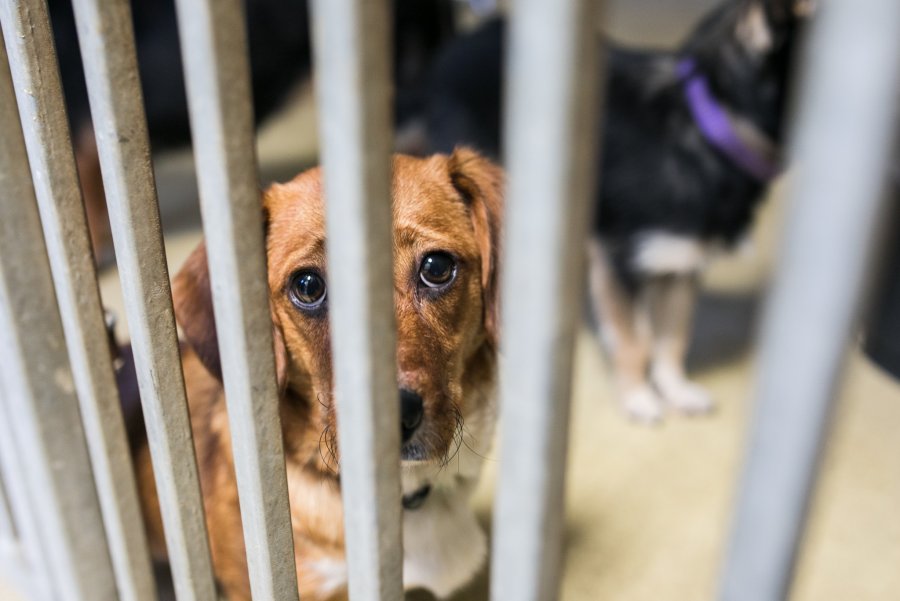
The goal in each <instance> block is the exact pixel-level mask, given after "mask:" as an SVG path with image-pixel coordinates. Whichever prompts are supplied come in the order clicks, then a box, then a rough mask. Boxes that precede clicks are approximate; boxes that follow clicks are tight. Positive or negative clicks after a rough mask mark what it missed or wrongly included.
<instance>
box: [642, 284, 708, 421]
mask: <svg viewBox="0 0 900 601" xmlns="http://www.w3.org/2000/svg"><path fill="white" fill-rule="evenodd" d="M697 287H698V283H697V279H696V275H695V274H693V273H689V274H675V275H665V276H657V277H654V278H653V279H652V280H651V281H650V282H648V283H647V287H646V294H647V302H648V306H649V310H650V321H651V330H652V335H653V357H652V362H651V368H650V376H651V378H652V380H653V383H654V384H655V385H656V388H657V390H658V391H659V393H660V394H661V395H662V397H663V398H664V399H665V401H666V402H667V403H668V404H669V405H671V406H672V407H673V408H674V409H676V410H678V411H681V412H684V413H706V412H708V411H710V410H711V409H712V408H713V401H712V398H711V397H710V395H709V393H708V392H706V390H705V389H704V388H703V387H701V386H699V385H697V384H695V383H693V382H691V381H690V380H688V378H687V375H686V374H685V367H684V364H685V356H686V354H687V349H688V343H689V342H690V334H691V323H692V320H693V315H694V306H695V304H696V300H697Z"/></svg>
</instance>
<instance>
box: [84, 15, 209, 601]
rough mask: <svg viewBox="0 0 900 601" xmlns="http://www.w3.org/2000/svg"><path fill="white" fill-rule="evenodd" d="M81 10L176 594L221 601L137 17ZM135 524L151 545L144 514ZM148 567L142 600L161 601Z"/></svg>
mask: <svg viewBox="0 0 900 601" xmlns="http://www.w3.org/2000/svg"><path fill="white" fill-rule="evenodd" d="M74 9H75V17H76V22H77V26H78V34H79V35H78V38H79V44H80V47H81V52H82V56H83V57H84V61H83V62H84V69H85V76H86V79H87V84H88V96H89V100H90V104H91V112H92V115H93V123H94V132H95V135H96V139H97V146H98V151H99V154H100V163H101V168H102V171H103V182H104V188H105V190H106V196H107V204H108V207H109V215H110V221H111V224H112V226H113V241H114V244H115V248H116V256H117V259H118V266H119V274H120V277H121V281H122V293H123V296H124V298H125V305H126V311H127V313H128V322H129V325H130V326H131V335H132V348H133V349H134V355H135V361H136V364H137V367H138V384H139V388H140V393H141V401H142V405H143V409H144V417H145V424H146V427H147V434H148V441H149V445H150V451H151V455H152V458H153V467H154V474H155V478H156V484H157V492H158V495H159V500H160V507H161V510H162V517H163V523H164V526H165V534H166V543H167V547H168V551H169V559H170V562H171V565H172V573H173V579H174V582H175V590H176V592H177V594H178V598H179V599H202V600H209V599H214V598H215V596H216V592H215V583H214V580H213V575H212V566H211V561H210V554H209V544H208V540H207V535H206V524H205V521H204V517H203V516H204V514H203V501H202V498H201V495H200V486H199V478H198V473H197V465H196V458H195V456H194V447H193V444H192V441H191V426H190V419H189V415H188V411H187V402H186V397H185V390H184V379H183V375H182V370H181V359H180V355H179V352H178V342H177V334H176V330H175V320H174V316H173V310H172V299H171V290H170V288H169V275H168V269H167V265H166V258H165V252H164V247H163V240H162V231H161V227H160V218H159V208H158V203H157V197H156V186H155V181H154V178H153V170H152V165H151V162H150V148H149V139H148V135H147V124H146V116H145V114H144V107H143V99H142V94H141V90H140V81H139V79H138V71H137V57H136V52H135V47H134V33H133V31H132V18H131V11H130V8H129V5H128V2H127V1H126V0H78V1H76V2H75V3H74ZM160 374H165V376H164V377H160ZM124 454H125V456H126V457H127V456H128V452H127V447H126V448H125V450H124ZM130 492H131V491H129V493H130ZM129 509H130V508H129ZM130 519H131V522H130V525H131V526H132V527H137V528H139V529H140V530H141V538H143V529H142V528H141V519H140V514H139V513H135V514H133V516H132V517H131V518H130ZM142 542H143V541H142ZM135 544H137V543H136V542H135ZM144 544H145V543H144ZM143 564H144V560H143V558H142V559H141V565H140V573H139V575H140V580H139V582H136V585H139V586H135V588H134V589H133V591H131V593H130V594H132V595H134V596H135V597H134V598H135V599H150V598H154V597H155V591H154V586H153V582H152V574H150V573H149V572H148V573H147V574H145V573H144V565H143ZM147 577H149V578H150V580H149V581H148V579H147Z"/></svg>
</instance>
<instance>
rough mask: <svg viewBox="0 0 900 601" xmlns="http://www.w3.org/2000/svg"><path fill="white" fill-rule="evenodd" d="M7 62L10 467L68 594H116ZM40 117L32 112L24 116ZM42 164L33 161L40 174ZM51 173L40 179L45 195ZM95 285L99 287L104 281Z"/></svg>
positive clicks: (0, 149) (12, 23)
mask: <svg viewBox="0 0 900 601" xmlns="http://www.w3.org/2000/svg"><path fill="white" fill-rule="evenodd" d="M13 8H14V7H13V6H12V5H10V4H4V5H3V6H2V13H0V17H2V20H3V31H4V35H3V36H2V37H3V38H4V40H8V41H10V43H9V44H8V45H7V46H5V48H6V49H8V50H9V51H10V56H11V57H12V61H9V62H10V63H12V65H13V66H14V67H15V68H16V69H17V70H19V71H20V73H19V78H18V79H19V80H20V81H18V82H17V83H18V86H17V87H18V88H20V89H22V94H23V95H25V96H29V92H30V93H31V94H37V92H35V91H33V90H29V89H28V88H26V82H27V77H26V78H25V79H26V82H23V81H21V79H22V73H21V71H23V70H27V65H29V64H33V63H29V62H28V61H27V59H23V58H22V57H21V55H22V54H23V53H25V52H27V46H28V45H29V43H30V41H31V40H33V38H32V37H31V36H30V35H26V34H25V33H24V32H23V28H22V27H21V25H22V24H21V23H19V22H18V21H17V20H16V16H17V15H16V13H15V12H14V11H13ZM43 25H44V28H45V31H48V30H46V25H47V24H46V22H44V23H43ZM17 26H18V27H17ZM40 26H41V24H40V23H38V24H36V27H37V28H38V29H40ZM29 33H30V31H29ZM44 50H46V47H45V48H44ZM7 62H8V61H7V57H6V50H0V131H2V132H3V137H2V139H0V214H2V215H3V219H0V381H2V386H3V390H2V402H3V406H2V413H3V421H4V427H3V430H5V431H6V432H5V433H6V435H7V436H8V437H10V438H8V439H7V440H5V441H4V443H3V455H4V472H5V473H8V472H7V468H8V467H9V465H10V460H12V461H15V462H16V463H17V464H18V465H17V468H18V469H19V472H18V476H19V478H17V484H18V485H20V486H21V487H22V488H23V489H26V490H27V491H28V492H27V502H28V504H29V506H30V507H29V509H28V512H29V515H31V516H32V517H33V518H34V521H33V524H34V525H36V526H37V528H36V530H37V536H38V537H39V539H40V548H41V549H42V550H43V555H44V556H43V557H42V558H41V559H42V560H43V561H44V562H46V563H47V565H48V570H47V572H48V574H49V575H50V576H51V578H52V579H53V580H54V589H55V592H56V593H57V595H58V598H59V599H64V600H72V601H114V600H115V599H117V594H116V583H115V578H114V575H113V566H112V562H111V559H110V555H109V550H108V548H107V544H106V533H105V531H104V528H103V520H102V517H101V511H100V502H99V499H98V498H97V492H96V490H95V488H94V477H93V474H92V473H91V465H90V460H89V458H88V451H87V446H86V442H85V436H84V430H83V429H82V424H81V416H80V415H79V410H78V397H77V395H76V383H75V381H74V379H73V374H72V370H71V368H70V366H69V353H68V352H67V350H66V344H65V336H64V334H63V324H62V322H61V320H60V315H59V312H58V308H57V304H56V294H55V292H54V289H53V279H52V276H51V272H50V265H49V263H48V261H47V248H46V246H45V245H44V234H43V233H42V231H41V220H40V217H39V216H38V209H37V206H36V200H35V190H34V187H33V186H32V181H31V178H30V177H29V161H28V159H27V158H26V145H25V143H24V142H23V135H22V128H21V126H20V116H19V114H18V111H17V110H16V101H15V98H14V93H13V81H12V79H11V78H10V73H9V71H7V68H6V65H7ZM17 63H18V64H17ZM26 90H27V91H26ZM29 98H33V97H31V96H29ZM29 98H20V102H21V103H22V104H23V105H24V104H26V103H27V102H28V101H29ZM36 101H37V99H36V98H34V99H33V104H32V105H31V106H29V107H28V108H29V109H32V107H34V106H35V105H37V104H38V102H36ZM32 110H33V109H32ZM32 116H33V115H32V113H31V111H30V110H29V111H27V112H25V113H24V115H23V117H25V119H23V120H28V119H31V118H32ZM32 133H33V132H32ZM35 142H36V141H35V140H34V139H32V141H31V144H32V145H33V144H35ZM69 152H70V154H71V150H69ZM41 164H42V163H41V161H40V160H37V161H35V163H33V165H34V166H35V172H37V168H38V166H40V165H41ZM50 179H52V178H49V177H46V178H42V181H41V182H40V183H41V188H42V189H41V193H42V194H44V195H45V196H46V195H48V190H47V188H49V187H51V185H50V182H49V181H48V180H50ZM45 200H48V199H47V198H45ZM58 258H59V257H58ZM89 260H90V258H89ZM90 267H91V269H92V266H90ZM93 286H94V290H95V291H96V280H93ZM71 300H73V302H74V299H71ZM106 354H107V356H108V354H109V350H108V348H107V349H106ZM98 363H99V361H98ZM108 364H109V361H107V365H108ZM12 453H14V454H15V456H14V457H7V455H9V454H12ZM23 492H24V491H23Z"/></svg>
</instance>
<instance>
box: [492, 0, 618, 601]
mask: <svg viewBox="0 0 900 601" xmlns="http://www.w3.org/2000/svg"><path fill="white" fill-rule="evenodd" d="M601 4H602V3H601V2H593V1H590V0H564V1H559V2H545V1H542V0H521V1H519V2H516V3H515V5H514V6H513V7H512V8H513V11H512V14H511V18H510V32H509V35H510V38H509V41H508V47H507V56H508V58H507V66H506V68H507V82H508V85H507V89H508V94H507V98H508V100H507V104H506V108H507V119H506V141H505V144H504V146H505V148H506V149H507V151H506V153H507V156H506V165H507V167H508V170H509V180H508V181H509V183H508V189H507V196H506V198H507V202H506V215H507V217H506V220H507V221H506V223H507V230H506V231H507V245H506V250H505V258H504V261H503V266H504V272H505V273H504V276H503V284H502V286H503V288H502V291H503V292H502V294H501V297H502V299H503V300H502V303H503V304H502V311H503V313H502V315H503V321H504V322H505V323H507V324H514V326H513V327H509V328H505V329H504V331H503V341H502V345H503V348H504V350H505V362H504V363H503V364H501V365H502V367H501V374H500V383H501V388H500V390H501V396H500V401H501V403H500V407H501V409H500V416H501V419H500V423H501V428H502V433H501V440H502V446H501V450H500V466H501V467H500V475H499V481H498V491H497V498H496V502H495V506H494V516H495V522H494V537H493V558H494V559H493V562H492V572H491V599H495V600H497V601H499V600H506V599H517V600H520V601H528V600H534V601H537V600H546V601H549V600H551V599H556V598H557V597H558V595H559V578H560V565H561V551H562V534H563V533H562V525H563V498H564V474H565V466H566V448H567V438H568V422H569V399H570V394H571V378H572V352H573V346H574V336H575V327H576V324H577V320H578V319H579V316H580V315H581V311H580V310H579V306H580V303H581V299H582V280H583V276H584V274H583V261H584V253H585V242H586V237H587V224H588V223H589V221H590V219H589V215H590V213H591V205H592V203H593V191H594V170H595V166H596V162H595V145H596V136H597V128H596V115H597V112H598V110H599V104H598V102H599V99H598V95H597V91H598V90H597V87H598V80H597V76H598V69H599V67H600V65H599V64H598V60H597V59H598V55H599V48H598V47H597V41H598V40H597V36H596V33H595V29H594V25H595V23H597V20H598V14H597V11H599V10H600V5H601ZM536 273H537V274H540V277H539V278H535V277H534V274H536ZM546 290H553V291H554V293H553V294H546ZM535 315H540V316H541V318H540V319H537V320H535V319H533V317H534V316H535ZM526 323H527V324H528V327H527V328H523V327H518V326H520V325H521V324H526Z"/></svg>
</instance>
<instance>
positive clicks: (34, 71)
mask: <svg viewBox="0 0 900 601" xmlns="http://www.w3.org/2000/svg"><path fill="white" fill-rule="evenodd" d="M0 2H2V5H0V11H2V12H0V19H2V26H3V30H2V35H3V38H4V42H5V43H4V44H3V45H0V54H3V59H2V60H0V124H2V131H3V133H4V136H3V140H2V141H0V195H2V199H0V203H2V205H0V206H2V214H0V220H2V222H0V278H2V279H0V384H2V387H0V401H2V402H0V566H2V567H0V574H2V575H3V576H4V577H8V578H10V579H11V580H12V581H13V582H15V583H16V585H17V587H18V589H19V590H20V591H22V592H23V594H25V595H26V596H27V598H29V599H41V600H44V599H66V600H69V599H71V600H73V601H74V600H78V601H89V600H90V601H93V600H106V599H110V600H111V599H123V600H125V599H127V600H131V601H150V600H153V599H156V598H157V591H156V583H155V580H154V576H153V573H152V570H151V564H150V555H149V552H148V548H147V541H146V537H145V534H144V531H143V526H142V521H141V517H140V509H139V507H138V500H137V495H136V492H135V484H134V474H133V470H132V467H131V463H130V460H129V449H128V443H127V440H126V432H125V429H124V426H123V420H122V415H121V409H120V405H119V398H118V396H119V395H118V392H117V388H116V382H115V379H114V370H113V365H112V359H111V358H110V352H109V344H110V343H109V338H108V333H107V325H106V323H105V319H104V311H103V306H102V303H101V300H100V296H99V292H98V286H97V275H96V268H95V265H94V262H93V258H92V254H91V249H90V240H89V237H88V233H87V226H86V223H85V217H84V209H83V205H82V199H81V193H80V187H79V184H78V177H77V173H76V167H75V162H74V159H73V156H72V141H71V135H70V133H69V131H68V126H67V119H66V115H65V107H64V104H63V99H62V92H61V89H60V82H59V78H58V76H57V75H56V73H57V67H56V65H55V61H56V57H55V55H54V50H53V44H52V41H51V32H50V30H49V24H48V20H47V14H46V6H45V3H44V1H43V0H0ZM602 4H603V3H602V2H599V1H590V0H564V1H558V2H540V1H539V0H519V1H518V2H515V3H514V6H513V7H512V9H511V12H510V15H511V16H510V19H511V21H510V39H509V46H508V48H509V60H508V61H507V63H506V65H505V68H506V73H507V79H506V81H507V86H508V89H509V90H510V94H509V96H508V104H507V109H508V110H507V119H508V121H507V123H508V128H507V134H506V138H505V140H506V143H505V147H506V148H507V149H508V150H507V152H506V159H505V164H506V167H507V171H508V184H507V206H508V216H507V223H506V244H505V247H504V249H503V253H504V270H503V275H502V278H503V280H502V284H501V287H502V294H501V300H502V315H503V321H504V327H503V331H502V336H503V338H502V341H503V342H502V344H503V348H504V350H505V352H504V360H503V363H502V364H501V374H500V403H501V422H500V429H501V436H500V440H501V441H502V444H501V446H500V449H499V476H498V480H499V489H498V494H497V500H496V504H495V511H494V517H493V538H492V547H491V564H490V570H491V574H490V590H491V593H490V594H491V598H492V599H495V600H497V601H499V600H507V599H516V600H520V599H521V600H535V601H537V600H550V599H556V598H558V597H559V590H560V578H561V566H562V564H563V561H564V557H563V539H564V535H565V528H564V503H563V499H564V487H565V481H564V474H565V464H566V454H567V444H568V440H569V399H570V397H571V394H572V390H571V387H572V385H571V374H572V371H573V348H574V344H575V338H576V330H577V323H578V320H579V319H580V315H581V310H580V309H581V303H582V297H583V292H584V283H583V282H582V280H583V277H582V274H583V271H584V259H583V254H584V247H585V241H586V238H587V235H588V231H587V229H588V222H589V221H590V219H589V217H588V216H589V212H590V205H589V197H590V195H591V193H592V190H593V188H594V187H595V186H596V180H597V178H602V177H603V173H594V172H593V171H592V169H591V166H592V165H593V164H594V163H593V162H592V161H593V157H594V155H595V153H596V152H597V151H598V149H597V148H595V144H594V140H593V137H592V132H593V130H594V125H595V120H596V118H597V117H596V115H595V114H594V111H593V108H592V107H595V106H596V104H597V102H598V94H597V83H598V82H597V81H596V80H595V75H596V74H597V73H598V72H599V69H600V68H602V67H601V66H600V65H597V64H595V63H597V61H598V56H597V53H596V52H594V51H593V42H592V40H593V37H594V36H593V32H594V26H593V24H594V23H595V22H596V21H597V20H598V19H599V16H600V12H601V10H602V9H603V6H602ZM823 4H824V6H823V7H822V10H821V14H820V15H819V16H818V18H817V19H816V20H815V22H814V27H813V30H812V32H811V34H810V38H809V41H808V47H807V51H806V52H805V55H804V59H803V69H802V76H801V77H800V78H799V79H798V82H799V83H798V86H797V87H798V94H797V97H798V99H797V102H796V115H797V119H796V120H795V123H794V125H793V135H792V138H793V143H792V150H791V154H792V155H793V156H794V157H795V161H794V163H795V165H794V167H793V169H794V175H793V178H792V182H791V187H790V192H789V196H790V202H791V204H790V213H789V216H788V221H787V225H786V229H785V232H784V234H783V240H784V242H783V244H782V249H781V255H780V257H779V261H778V267H777V273H776V276H775V278H774V282H773V285H772V289H771V293H770V294H769V298H768V301H767V308H766V313H765V319H764V321H763V326H762V330H761V336H760V342H761V350H760V360H759V366H758V368H757V376H756V386H755V405H754V418H753V422H752V427H751V429H750V433H749V437H748V447H747V451H746V457H745V463H744V467H743V471H742V474H743V475H742V478H741V481H740V486H739V490H738V493H737V494H736V495H735V498H736V499H737V501H736V506H735V513H734V520H733V524H732V527H731V530H730V543H729V545H728V551H727V554H726V559H725V561H724V563H723V566H722V572H721V576H720V587H719V590H718V593H717V598H719V599H722V600H724V601H742V600H746V601H768V600H772V601H775V600H777V599H785V598H786V597H787V594H788V592H787V591H788V590H789V588H790V586H791V581H792V575H793V571H794V566H795V562H796V553H797V547H798V544H799V543H798V541H799V540H800V539H801V537H802V535H803V530H804V525H805V521H806V514H807V509H808V499H809V495H810V491H811V490H812V487H813V484H814V482H815V478H816V474H817V469H818V461H819V457H820V454H821V451H822V449H823V447H824V446H825V444H826V434H827V431H828V427H827V423H828V415H829V411H830V407H831V405H832V399H833V397H834V395H835V389H836V387H837V385H838V383H839V375H840V373H841V369H842V364H843V362H844V361H845V357H846V351H847V347H848V345H849V344H851V342H852V340H853V336H852V332H853V331H854V330H853V327H854V323H855V319H856V314H857V311H858V309H859V306H860V304H861V302H862V300H863V296H864V294H865V290H866V286H865V284H866V276H867V274H868V267H867V266H869V265H871V264H873V263H874V262H875V261H876V259H877V249H878V247H877V244H876V242H877V239H878V236H877V234H878V232H879V226H880V217H881V216H882V215H883V211H884V207H885V205H886V203H887V202H888V201H887V199H886V197H885V194H884V188H885V183H886V181H887V178H888V176H889V172H890V169H889V167H890V164H891V163H890V161H891V157H892V150H893V147H894V139H895V138H894V135H893V134H894V132H895V131H896V122H897V114H896V106H897V102H896V99H897V90H898V89H900V86H898V84H900V4H898V3H896V2H894V1H893V0H863V1H860V2H855V3H850V2H838V1H834V2H824V3H823ZM74 6H75V11H76V17H77V20H78V27H79V34H80V36H79V37H80V42H81V49H82V54H83V56H84V63H85V68H86V75H87V80H88V89H89V94H90V101H91V111H92V114H93V121H94V126H95V131H96V134H97V139H98V150H99V153H100V161H101V164H102V168H103V178H104V185H105V189H106V194H107V197H108V198H109V204H110V217H111V221H112V229H113V237H114V242H115V251H116V261H117V263H118V267H119V273H120V276H121V279H122V287H123V291H124V295H125V305H126V310H127V315H126V317H127V321H128V324H129V328H130V333H131V338H132V342H133V347H134V353H135V362H136V366H137V370H138V378H139V383H140V391H141V397H142V407H143V411H144V415H145V422H146V426H147V435H148V438H149V443H150V447H151V453H152V456H153V466H154V470H155V478H156V486H157V489H158V491H159V495H160V505H161V509H162V517H163V522H164V528H165V533H166V544H167V551H168V554H169V560H170V565H171V569H172V576H173V580H174V587H175V594H176V597H177V599H179V600H189V599H196V600H211V599H215V598H217V594H218V593H217V590H216V583H215V580H214V576H213V570H212V563H211V559H210V550H209V546H208V543H207V532H206V525H205V522H204V509H203V502H202V499H201V495H200V487H199V481H198V474H197V463H196V459H195V457H194V448H193V445H192V439H191V432H190V422H189V418H188V412H187V402H186V396H185V383H184V379H183V374H182V367H181V359H180V355H179V345H178V338H177V332H176V327H175V321H174V316H173V315H174V314H173V306H172V294H171V289H170V284H169V281H170V280H169V271H168V267H167V263H166V258H165V254H164V248H163V240H162V232H161V226H160V217H159V209H158V204H157V198H156V184H155V181H154V174H153V171H152V168H151V163H150V150H149V141H148V135H147V131H146V126H145V118H144V109H143V105H142V100H141V98H142V97H141V90H140V86H139V83H138V81H137V77H136V69H137V65H136V60H135V56H134V55H135V52H134V40H133V35H132V32H131V16H130V12H129V6H128V2H127V0H75V2H74ZM177 6H178V17H179V26H180V39H181V42H182V44H183V53H184V55H185V59H186V60H185V73H186V81H187V86H188V95H189V105H190V116H191V128H192V135H193V139H194V151H195V153H196V164H197V169H196V171H197V174H198V181H199V186H200V199H201V208H202V213H203V228H204V234H205V239H206V246H207V251H208V257H209V263H210V265H209V268H210V278H211V288H212V292H213V301H214V306H215V317H216V325H217V332H218V345H219V348H220V353H221V362H222V365H221V371H222V375H223V377H224V385H225V388H226V390H227V401H228V417H229V423H230V427H231V432H232V436H233V445H234V456H235V468H236V476H237V483H238V490H239V494H240V507H241V519H242V523H243V535H244V539H245V541H246V547H247V556H248V564H249V565H248V567H249V573H250V582H251V588H252V593H253V597H254V598H255V599H296V598H298V592H297V575H296V572H295V562H294V547H293V542H292V539H291V525H290V520H291V517H290V515H289V507H288V486H287V481H286V477H285V463H284V453H283V449H282V443H281V438H280V432H281V428H280V417H279V414H278V410H277V396H278V394H279V391H278V389H277V382H276V378H275V373H276V360H275V356H274V355H273V352H272V346H273V342H272V324H271V318H270V314H269V306H268V287H269V284H268V282H267V280H266V277H265V274H266V267H265V249H264V238H263V223H262V218H261V215H260V210H259V190H258V176H257V172H256V169H257V166H256V156H255V151H254V149H255V143H254V137H255V134H254V129H253V117H252V106H251V99H250V92H249V89H250V86H249V83H248V78H249V65H248V62H247V58H246V40H245V35H244V22H243V19H244V17H243V14H242V8H241V6H242V4H241V3H240V2H238V1H237V0H216V1H214V0H179V2H178V5H177ZM313 9H314V10H313V13H314V23H315V34H316V35H315V36H314V38H315V50H316V52H315V61H316V63H315V67H316V72H317V76H316V78H317V79H316V86H317V94H318V100H319V110H320V115H319V124H320V130H321V158H322V163H323V167H324V177H325V186H326V189H327V193H328V207H327V216H328V224H327V227H328V234H329V236H328V237H329V247H328V252H329V272H330V277H331V279H330V288H331V293H332V303H331V319H332V328H333V331H332V334H333V348H334V361H335V372H334V374H335V380H336V398H337V404H338V413H339V415H340V416H341V420H340V422H339V426H338V427H339V433H340V439H341V457H342V459H341V470H342V471H341V489H342V490H341V494H342V496H343V500H344V507H345V508H346V510H345V516H344V520H345V522H344V523H345V531H346V532H347V540H346V547H347V564H348V581H349V597H350V599H352V600H353V601H364V600H367V599H371V600H373V601H374V600H376V599H377V600H379V601H387V600H397V599H401V598H403V595H404V592H403V583H402V579H401V572H402V544H401V511H402V510H401V489H400V484H399V478H400V474H399V468H398V465H399V464H400V457H399V455H398V450H399V445H398V437H399V435H400V433H399V431H398V427H397V424H398V422H399V408H398V406H397V402H396V397H397V389H396V383H395V372H396V366H395V358H394V354H393V353H392V352H386V351H385V349H388V350H391V349H393V348H394V346H395V344H396V340H395V327H394V321H395V317H394V313H393V308H392V301H391V298H392V297H391V285H390V283H391V281H392V279H391V267H392V263H391V261H390V255H391V239H390V236H391V229H390V219H391V213H390V206H389V205H390V203H389V202H387V199H388V198H389V195H390V179H389V175H388V174H389V170H390V159H389V157H390V152H391V140H392V138H393V133H392V129H391V117H390V95H391V83H390V76H389V70H390V69H389V59H388V55H389V31H388V30H389V25H388V3H387V2H386V1H385V0H379V1H372V0H320V1H318V2H317V3H315V5H314V7H313ZM7 64H8V65H9V70H8V71H7V67H6V65H7ZM534 115H540V119H535V118H534ZM848 115H853V118H852V119H849V118H847V116H848ZM548 199H554V201H553V202H548ZM836 240H840V241H841V242H840V244H836V243H835V241H836ZM361 265H364V266H365V274H364V277H360V273H359V266H361ZM535 274H540V276H541V277H535ZM536 316H539V317H536ZM660 595H665V591H662V592H660Z"/></svg>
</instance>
